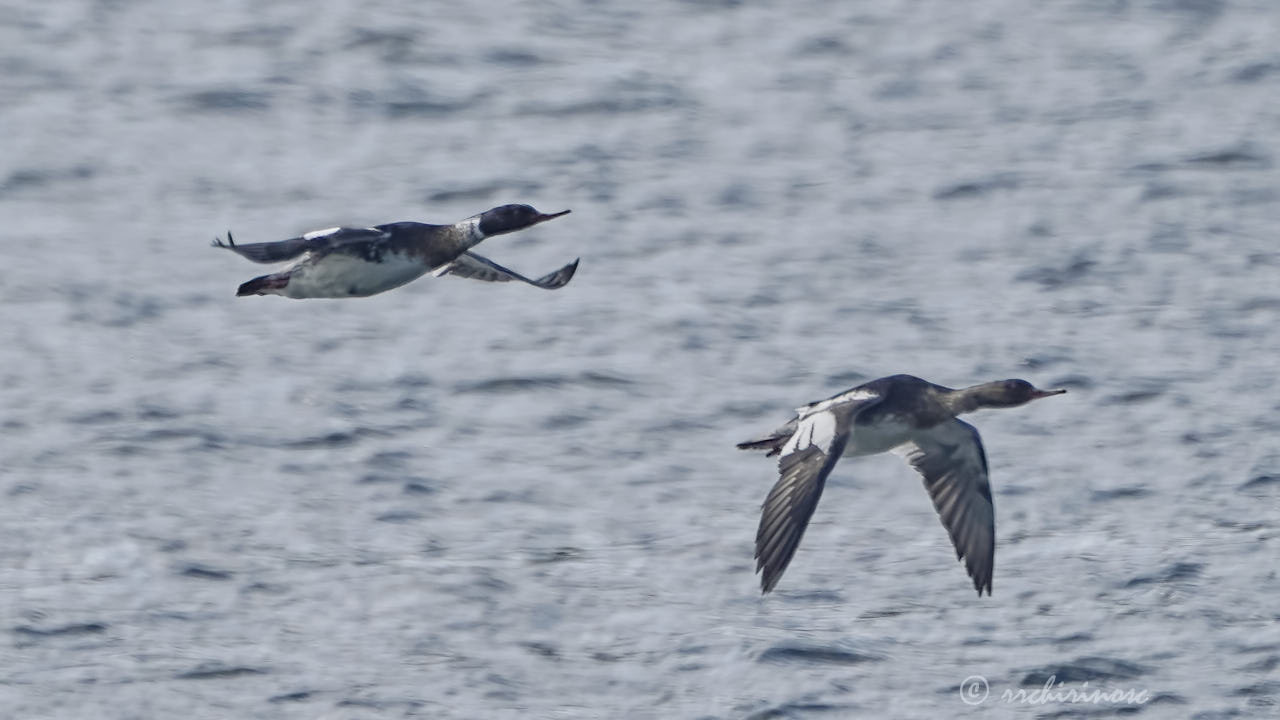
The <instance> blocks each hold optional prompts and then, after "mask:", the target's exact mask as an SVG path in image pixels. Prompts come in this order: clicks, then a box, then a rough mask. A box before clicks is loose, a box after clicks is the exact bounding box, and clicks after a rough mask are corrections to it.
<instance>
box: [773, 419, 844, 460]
mask: <svg viewBox="0 0 1280 720" xmlns="http://www.w3.org/2000/svg"><path fill="white" fill-rule="evenodd" d="M835 437H836V416H835V415H833V414H831V413H829V412H815V413H812V414H810V415H809V416H807V417H804V418H801V420H800V424H799V425H798V426H797V427H796V431H795V432H794V433H793V434H792V435H791V438H790V439H789V440H787V444H786V445H783V446H782V455H783V456H784V457H785V456H787V455H790V454H791V453H793V452H799V451H800V450H804V449H805V448H808V447H809V446H811V445H817V446H818V448H819V449H820V450H822V451H823V452H826V451H827V448H829V447H831V441H832V440H835Z"/></svg>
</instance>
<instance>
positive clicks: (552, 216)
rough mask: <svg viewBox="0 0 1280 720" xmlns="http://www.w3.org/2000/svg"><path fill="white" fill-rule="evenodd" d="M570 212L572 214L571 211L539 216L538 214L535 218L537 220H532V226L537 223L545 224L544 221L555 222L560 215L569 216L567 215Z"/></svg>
mask: <svg viewBox="0 0 1280 720" xmlns="http://www.w3.org/2000/svg"><path fill="white" fill-rule="evenodd" d="M571 212H573V211H572V210H562V211H560V212H558V213H541V214H539V215H538V217H537V218H535V219H534V221H533V222H534V224H537V223H540V222H546V221H548V220H555V219H556V218H558V217H560V216H561V215H568V214H569V213H571Z"/></svg>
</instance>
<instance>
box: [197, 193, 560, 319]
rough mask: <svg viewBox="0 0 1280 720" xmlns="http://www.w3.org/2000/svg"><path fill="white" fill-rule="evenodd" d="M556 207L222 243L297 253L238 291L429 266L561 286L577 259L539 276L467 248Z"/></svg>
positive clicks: (411, 273) (354, 282)
mask: <svg viewBox="0 0 1280 720" xmlns="http://www.w3.org/2000/svg"><path fill="white" fill-rule="evenodd" d="M568 213H569V211H568V210H565V211H563V212H558V213H550V214H547V213H540V212H538V211H537V210H534V209H533V208H531V207H529V206H528V205H502V206H500V207H496V208H493V209H492V210H486V211H485V212H482V213H480V214H479V215H474V216H472V217H469V218H467V219H466V220H461V221H459V222H456V223H454V224H452V225H429V224H427V223H420V222H397V223H389V224H387V225H375V226H373V227H367V228H348V227H335V228H328V229H326V230H316V231H315V232H309V233H307V234H305V235H303V236H301V237H296V238H290V239H288V240H281V241H279V242H265V243H251V244H236V243H235V241H234V240H232V238H231V233H229V232H228V233H227V242H226V243H223V242H222V240H220V239H215V240H214V241H213V244H214V245H215V246H217V247H222V248H227V249H228V250H234V251H235V252H237V253H239V254H241V255H243V256H244V257H247V258H249V259H250V260H252V261H254V262H259V263H273V262H283V261H285V260H296V262H294V263H293V264H292V265H290V266H289V267H287V268H285V269H284V270H282V271H280V272H278V273H273V274H271V275H263V276H261V277H256V278H254V279H252V280H250V281H248V282H246V283H244V284H243V285H241V286H240V289H239V290H237V291H236V295H237V296H240V295H283V296H285V297H290V298H345V297H365V296H368V295H376V294H377V293H380V292H385V291H387V290H391V289H392V288H397V287H400V286H401V285H404V284H405V283H407V282H409V281H411V280H416V279H417V278H419V277H421V276H422V275H425V274H426V273H428V272H430V273H432V274H433V275H435V276H437V277H438V276H441V275H458V276H460V277H465V278H474V279H476V280H487V281H490V282H506V281H509V280H519V281H521V282H526V283H529V284H530V285H533V286H535V287H540V288H543V289H545V290H555V289H556V288H559V287H564V285H565V284H566V283H568V282H569V280H570V279H571V278H572V277H573V273H574V271H575V270H577V269H578V261H577V260H574V261H573V262H571V263H569V264H568V265H565V266H564V267H562V268H560V269H559V270H556V271H555V272H553V273H549V274H547V275H544V276H542V277H540V278H537V279H533V280H531V279H529V278H527V277H525V276H523V275H521V274H519V273H517V272H515V271H513V270H508V269H507V268H504V267H502V266H501V265H499V264H497V263H495V262H493V261H492V260H489V259H488V258H484V257H481V256H479V255H477V254H475V253H473V252H470V248H472V247H474V246H476V245H477V244H479V243H480V241H482V240H484V239H485V238H491V237H493V236H494V235H503V234H505V233H510V232H515V231H517V230H523V229H525V228H527V227H531V226H533V225H537V224H538V223H541V222H546V221H547V220H551V219H552V218H558V217H560V216H561V215H567V214H568Z"/></svg>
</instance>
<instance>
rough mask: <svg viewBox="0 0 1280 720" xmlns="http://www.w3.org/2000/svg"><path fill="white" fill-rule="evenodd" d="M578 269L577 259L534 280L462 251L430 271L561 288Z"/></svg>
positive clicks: (440, 273) (484, 258) (435, 273)
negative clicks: (451, 259)
mask: <svg viewBox="0 0 1280 720" xmlns="http://www.w3.org/2000/svg"><path fill="white" fill-rule="evenodd" d="M577 269H578V261H577V260H574V261H573V262H571V263H569V264H568V265H565V266H564V267H562V268H560V269H559V270H556V271H555V272H552V273H548V274H546V275H543V276H542V277H540V278H538V279H536V280H530V279H529V278H527V277H525V276H523V275H521V274H520V273H518V272H516V271H514V270H509V269H507V268H504V267H502V266H501V265H499V264H498V263H496V262H494V261H492V260H490V259H488V258H486V257H481V256H480V255H477V254H475V253H473V252H470V251H468V252H464V253H462V254H461V255H459V256H458V258H457V259H456V260H454V261H453V262H450V263H447V264H445V265H441V266H440V267H438V268H436V269H435V270H433V271H432V275H435V276H436V277H440V276H442V275H457V276H458V277H464V278H471V279H473V280H484V281H486V282H510V281H511V280H519V281H520V282H525V283H529V284H530V285H533V286H534V287H540V288H542V289H543V290H555V289H556V288H562V287H564V286H565V285H567V284H568V283H569V280H571V279H572V278H573V273H574V272H576V271H577Z"/></svg>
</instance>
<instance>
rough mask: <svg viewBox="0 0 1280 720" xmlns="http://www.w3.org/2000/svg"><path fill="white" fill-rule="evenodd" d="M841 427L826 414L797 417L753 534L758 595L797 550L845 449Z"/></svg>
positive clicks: (774, 580) (769, 587)
mask: <svg viewBox="0 0 1280 720" xmlns="http://www.w3.org/2000/svg"><path fill="white" fill-rule="evenodd" d="M841 425H842V424H841V422H840V420H839V418H838V417H837V416H836V415H835V414H834V413H832V412H831V411H829V410H824V411H821V412H816V413H812V414H810V415H808V416H805V417H803V418H800V419H799V421H798V422H797V423H796V429H795V432H794V433H792V435H791V437H790V438H788V439H787V441H786V443H785V444H784V445H783V446H782V450H781V457H779V458H778V474H779V477H778V482H777V483H775V484H774V486H773V489H772V490H770V491H769V496H768V497H767V498H765V501H764V509H763V512H762V513H761V515H760V527H759V529H758V530H756V572H758V573H761V577H760V588H761V591H762V592H769V591H770V590H772V589H773V586H774V585H777V584H778V580H779V579H780V578H781V577H782V573H783V571H785V570H786V569H787V564H788V563H790V562H791V556H792V555H795V552H796V548H797V547H799V546H800V538H802V537H803V536H804V531H805V528H807V527H808V526H809V518H811V517H813V510H814V508H816V507H817V506H818V498H820V497H822V488H823V486H824V485H826V482H827V476H828V475H830V474H831V468H833V467H835V465H836V461H837V460H839V459H840V453H841V452H843V451H844V444H845V441H846V440H847V439H848V434H847V432H846V428H844V427H842V426H841Z"/></svg>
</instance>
